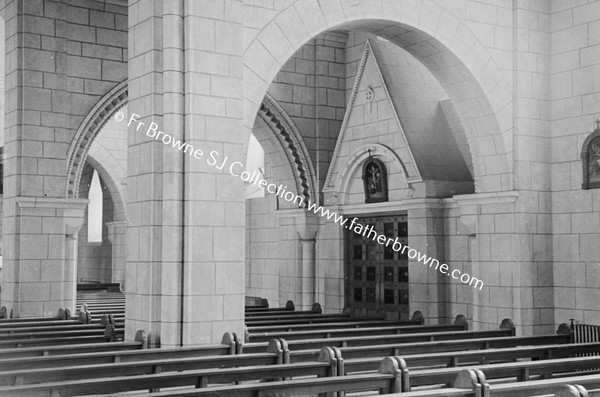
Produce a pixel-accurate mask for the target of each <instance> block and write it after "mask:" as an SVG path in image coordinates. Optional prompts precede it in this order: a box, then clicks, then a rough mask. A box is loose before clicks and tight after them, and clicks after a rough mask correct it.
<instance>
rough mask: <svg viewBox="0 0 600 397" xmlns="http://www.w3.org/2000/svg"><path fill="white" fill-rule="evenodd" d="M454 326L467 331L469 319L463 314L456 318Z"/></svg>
mask: <svg viewBox="0 0 600 397" xmlns="http://www.w3.org/2000/svg"><path fill="white" fill-rule="evenodd" d="M454 325H458V326H462V327H463V329H464V330H465V331H467V330H468V329H469V322H468V321H467V318H466V317H465V316H464V315H462V314H459V315H458V316H456V318H455V319H454Z"/></svg>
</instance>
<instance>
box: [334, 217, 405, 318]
mask: <svg viewBox="0 0 600 397" xmlns="http://www.w3.org/2000/svg"><path fill="white" fill-rule="evenodd" d="M357 223H359V224H360V225H362V226H364V227H367V228H369V230H370V229H371V227H372V228H373V230H374V231H376V232H377V234H378V235H384V236H386V238H392V239H394V238H398V241H400V243H402V245H405V244H408V217H407V215H406V213H404V214H400V215H393V216H377V217H361V218H359V219H358V221H357ZM353 229H354V230H349V229H347V230H346V263H345V291H346V305H347V306H351V307H352V308H353V309H354V311H355V313H356V314H359V315H360V314H364V315H366V316H371V315H375V314H376V313H378V312H382V311H385V312H392V313H399V315H395V314H392V315H391V317H396V316H398V318H400V319H401V320H404V319H408V317H409V311H408V302H409V296H408V281H409V279H408V256H407V255H406V252H405V253H404V254H401V253H400V252H399V251H394V249H393V247H392V244H389V245H388V246H386V245H385V244H379V243H377V241H374V240H373V234H371V235H370V236H369V235H368V233H365V232H364V229H363V232H361V233H356V232H355V230H356V228H353ZM386 316H387V315H386Z"/></svg>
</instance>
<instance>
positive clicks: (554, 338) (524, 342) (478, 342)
mask: <svg viewBox="0 0 600 397" xmlns="http://www.w3.org/2000/svg"><path fill="white" fill-rule="evenodd" d="M569 340H570V336H569V335H544V336H525V337H514V336H505V337H494V338H475V339H457V340H444V341H437V342H414V341H411V340H406V339H405V340H401V339H399V340H398V341H396V342H395V343H392V344H386V345H377V344H371V345H365V346H354V347H339V349H340V350H341V351H342V353H343V355H344V358H345V359H360V358H364V357H365V356H368V355H371V356H376V357H377V356H379V357H385V356H391V355H404V354H440V353H442V352H456V351H466V350H484V349H491V348H496V349H498V348H509V347H516V346H535V345H549V344H561V343H562V344H568V343H569ZM327 341H328V340H327V339H324V340H323V343H321V344H315V345H314V348H313V349H308V350H291V351H290V352H289V357H290V358H289V360H290V362H302V361H313V360H314V359H315V357H316V356H318V354H319V351H320V350H319V349H320V348H321V347H323V346H327V343H326V342H327ZM288 349H289V348H288Z"/></svg>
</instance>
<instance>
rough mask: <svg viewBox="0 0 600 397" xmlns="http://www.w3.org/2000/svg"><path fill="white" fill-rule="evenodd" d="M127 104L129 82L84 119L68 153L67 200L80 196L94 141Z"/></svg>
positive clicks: (122, 83)
mask: <svg viewBox="0 0 600 397" xmlns="http://www.w3.org/2000/svg"><path fill="white" fill-rule="evenodd" d="M126 103H127V80H125V81H122V82H121V83H119V84H117V85H116V86H115V87H114V88H113V89H112V90H110V91H109V92H108V93H106V95H104V96H103V97H102V98H101V99H100V100H99V101H98V103H96V105H95V106H94V107H93V108H92V110H91V111H90V112H89V113H88V114H87V116H85V118H84V119H83V122H82V123H81V125H80V126H79V128H78V129H77V132H76V134H75V137H74V138H73V141H71V146H70V147H69V151H68V152H67V186H66V197H67V198H77V197H78V196H79V181H80V180H81V173H82V172H83V169H84V168H85V162H86V158H87V154H88V151H89V150H90V147H91V146H92V143H93V142H94V139H95V138H96V136H98V133H100V130H101V129H102V127H103V126H104V124H105V123H106V122H107V121H108V120H109V119H110V117H111V116H112V115H113V114H114V113H115V112H116V111H117V110H119V109H120V108H121V107H123V106H124V105H125V104H126Z"/></svg>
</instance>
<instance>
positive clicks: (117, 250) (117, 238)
mask: <svg viewBox="0 0 600 397" xmlns="http://www.w3.org/2000/svg"><path fill="white" fill-rule="evenodd" d="M106 227H107V229H108V236H107V237H108V241H110V243H111V244H112V272H111V274H112V276H111V277H112V278H111V281H112V282H113V283H120V284H121V289H122V290H123V291H125V261H126V255H127V246H126V244H125V239H126V238H127V221H113V222H106Z"/></svg>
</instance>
